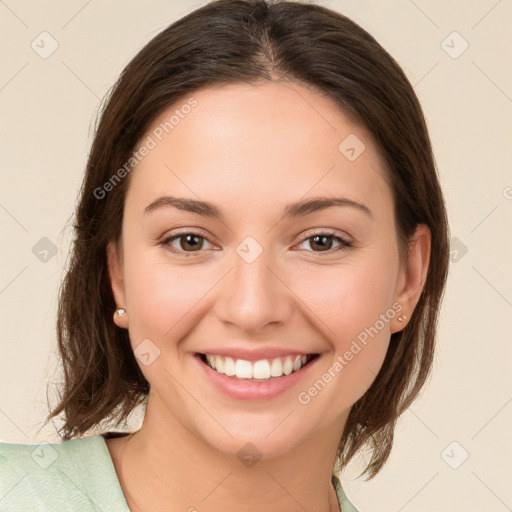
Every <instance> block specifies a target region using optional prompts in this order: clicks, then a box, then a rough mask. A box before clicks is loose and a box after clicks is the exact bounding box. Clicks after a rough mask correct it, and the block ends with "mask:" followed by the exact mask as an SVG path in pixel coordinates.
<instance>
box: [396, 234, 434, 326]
mask: <svg viewBox="0 0 512 512" xmlns="http://www.w3.org/2000/svg"><path fill="white" fill-rule="evenodd" d="M430 247H431V233H430V229H429V228H428V226H427V225H426V224H418V226H417V228H416V231H415V233H414V235H413V236H412V238H411V239H410V242H409V254H408V266H406V265H405V264H402V265H401V268H400V273H399V278H398V281H397V288H396V292H395V300H396V302H399V303H400V304H401V305H402V309H401V310H400V312H399V313H397V315H396V316H395V318H394V319H393V321H392V323H391V333H394V332H398V331H400V330H402V329H403V328H404V327H405V326H406V325H407V323H408V321H409V319H410V318H411V316H412V313H413V311H414V308H415V307H416V304H417V303H418V301H419V299H420V295H421V292H422V291H423V287H424V285H425V280H426V278H427V272H428V266H429V262H430ZM401 315H405V316H406V317H407V318H406V319H405V320H404V321H402V322H400V321H398V318H399V317H400V316H401Z"/></svg>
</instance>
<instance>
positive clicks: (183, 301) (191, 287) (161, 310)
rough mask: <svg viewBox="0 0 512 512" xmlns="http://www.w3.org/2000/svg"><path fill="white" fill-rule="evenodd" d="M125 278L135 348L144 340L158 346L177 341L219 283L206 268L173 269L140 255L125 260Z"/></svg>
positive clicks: (183, 267) (181, 267) (184, 266)
mask: <svg viewBox="0 0 512 512" xmlns="http://www.w3.org/2000/svg"><path fill="white" fill-rule="evenodd" d="M125 279H126V283H125V285H126V295H127V307H128V308H129V309H128V311H130V310H131V311H133V313H132V315H131V316H130V337H131V339H132V343H133V344H134V345H137V343H138V342H140V341H141V340H142V339H146V338H149V339H152V340H154V341H155V343H157V344H159V340H163V339H164V338H165V339H166V340H170V339H179V338H180V335H181V334H182V333H181V331H182V327H184V326H185V325H187V323H188V318H189V315H193V312H194V307H197V305H198V304H200V302H201V299H203V298H204V297H205V295H207V293H208V291H209V290H210V289H211V288H212V287H213V286H214V285H215V282H216V281H217V280H218V279H217V277H216V274H214V275H212V271H211V269H208V267H207V266H202V267H201V266H191V265H175V266H172V265H168V264H165V263H162V258H161V257H160V258H159V259H158V260H157V259H156V258H155V257H154V256H152V255H151V254H148V253H146V254H143V253H142V252H141V253H139V254H138V255H137V254H136V253H135V252H133V253H132V255H131V256H129V257H127V259H126V262H125ZM189 327H190V326H189Z"/></svg>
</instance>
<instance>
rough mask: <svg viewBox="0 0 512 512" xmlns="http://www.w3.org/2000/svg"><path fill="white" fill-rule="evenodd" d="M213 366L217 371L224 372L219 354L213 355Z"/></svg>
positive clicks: (222, 360)
mask: <svg viewBox="0 0 512 512" xmlns="http://www.w3.org/2000/svg"><path fill="white" fill-rule="evenodd" d="M215 368H216V370H217V371H218V372H219V373H224V359H223V358H222V357H220V356H215Z"/></svg>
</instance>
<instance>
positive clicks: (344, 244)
mask: <svg viewBox="0 0 512 512" xmlns="http://www.w3.org/2000/svg"><path fill="white" fill-rule="evenodd" d="M186 235H193V236H197V237H199V238H203V239H204V240H206V241H208V242H209V243H210V244H213V242H211V241H210V240H209V239H208V238H207V237H205V236H203V235H201V234H199V233H196V232H194V231H184V232H183V233H179V234H177V235H173V236H170V237H167V238H166V239H165V240H162V242H160V243H159V245H161V246H163V247H165V248H167V249H168V250H169V251H171V252H172V253H174V254H179V255H181V256H185V257H190V256H199V254H195V253H201V252H202V251H201V250H198V251H182V250H179V249H176V248H175V247H172V246H171V245H170V243H171V242H173V241H174V240H178V239H180V238H182V237H184V236H186ZM316 236H326V237H329V238H332V239H333V240H335V241H336V242H339V243H341V244H342V245H341V246H340V247H337V248H334V249H329V250H328V251H308V252H313V253H315V254H318V255H320V256H323V255H331V254H333V253H335V252H338V251H346V250H348V249H350V248H352V247H354V244H353V242H351V241H350V240H347V239H346V238H343V237H342V236H337V235H335V234H334V233H327V232H319V233H313V234H310V235H309V236H307V237H306V238H304V239H303V240H302V241H301V242H300V243H299V245H301V244H303V243H304V242H306V241H307V240H310V239H312V238H314V237H316Z"/></svg>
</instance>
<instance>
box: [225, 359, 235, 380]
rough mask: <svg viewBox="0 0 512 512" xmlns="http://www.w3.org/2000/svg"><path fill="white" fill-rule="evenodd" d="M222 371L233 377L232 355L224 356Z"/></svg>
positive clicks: (233, 363) (233, 362) (233, 364)
mask: <svg viewBox="0 0 512 512" xmlns="http://www.w3.org/2000/svg"><path fill="white" fill-rule="evenodd" d="M224 373H225V374H226V375H227V376H228V377H233V375H235V361H234V360H233V358H232V357H226V359H225V360H224Z"/></svg>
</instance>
